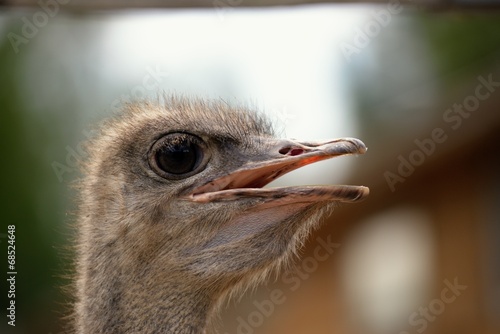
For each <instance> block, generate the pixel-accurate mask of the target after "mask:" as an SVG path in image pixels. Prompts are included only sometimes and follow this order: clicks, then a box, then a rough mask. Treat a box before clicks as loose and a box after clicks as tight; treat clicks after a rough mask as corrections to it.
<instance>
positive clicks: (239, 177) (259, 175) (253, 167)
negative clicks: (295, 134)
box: [188, 138, 369, 204]
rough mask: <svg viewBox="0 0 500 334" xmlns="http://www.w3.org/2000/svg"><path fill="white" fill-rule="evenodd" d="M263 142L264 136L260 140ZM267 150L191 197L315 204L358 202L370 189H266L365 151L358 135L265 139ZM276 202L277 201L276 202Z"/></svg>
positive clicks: (339, 186)
mask: <svg viewBox="0 0 500 334" xmlns="http://www.w3.org/2000/svg"><path fill="white" fill-rule="evenodd" d="M260 140H261V141H262V140H263V139H260ZM264 141H266V144H267V145H263V147H267V148H268V149H266V150H267V152H265V153H264V154H262V155H261V157H259V160H258V161H252V162H248V163H247V164H245V165H243V166H242V167H241V168H239V169H237V170H235V171H234V172H232V173H230V174H227V175H224V176H222V177H219V178H216V179H214V180H211V181H209V182H207V183H205V184H204V185H202V186H200V187H197V188H195V189H194V190H193V191H192V192H191V194H190V195H189V196H188V198H189V199H190V200H192V201H195V202H201V203H207V202H220V201H233V200H237V199H241V198H242V197H253V198H261V199H263V201H264V202H268V201H269V202H271V201H272V202H281V203H283V204H291V203H313V202H329V201H340V202H356V201H359V200H361V199H363V198H365V197H366V196H367V195H368V193H369V189H368V188H367V187H363V186H346V185H329V186H325V185H322V186H293V187H280V188H263V187H264V186H265V185H267V184H268V183H270V182H272V181H274V180H275V179H277V178H278V177H280V176H282V175H284V174H286V173H288V172H291V171H293V170H295V169H298V168H300V167H303V166H306V165H309V164H311V163H314V162H318V161H322V160H326V159H330V158H333V157H337V156H341V155H349V154H363V153H365V152H366V150H367V149H366V146H365V144H363V142H362V141H360V140H359V139H355V138H341V139H334V140H330V141H327V142H323V143H314V142H308V143H305V142H302V143H300V142H295V141H290V140H276V139H264ZM276 204H277V203H276Z"/></svg>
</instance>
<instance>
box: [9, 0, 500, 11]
mask: <svg viewBox="0 0 500 334" xmlns="http://www.w3.org/2000/svg"><path fill="white" fill-rule="evenodd" d="M55 2H57V3H58V4H59V5H60V7H61V8H65V9H66V10H89V11H90V10H113V9H140V8H211V7H218V8H220V7H234V8H237V7H271V6H293V5H308V4H309V5H310V4H335V3H336V4H339V3H343V4H360V3H364V4H380V5H384V4H388V3H392V2H396V3H401V4H402V5H406V6H414V7H421V8H429V9H481V8H487V9H492V8H493V9H500V2H498V1H491V0H190V1H183V0H169V1H162V0H143V1H136V0H0V6H3V7H11V8H16V7H40V4H53V3H55Z"/></svg>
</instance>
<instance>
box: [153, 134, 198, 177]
mask: <svg viewBox="0 0 500 334" xmlns="http://www.w3.org/2000/svg"><path fill="white" fill-rule="evenodd" d="M199 154H200V153H199V148H198V146H197V145H196V144H194V143H192V142H190V141H188V140H187V139H181V140H175V141H174V142H166V143H165V144H164V146H163V147H161V148H160V149H159V150H158V151H157V152H156V163H157V164H158V167H160V168H161V169H162V170H163V171H165V172H167V173H170V174H185V173H189V172H191V171H193V170H194V169H195V168H196V167H197V163H198V160H199Z"/></svg>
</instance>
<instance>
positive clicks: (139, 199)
mask: <svg viewBox="0 0 500 334" xmlns="http://www.w3.org/2000/svg"><path fill="white" fill-rule="evenodd" d="M128 109H129V110H127V111H125V112H124V113H123V115H121V116H119V117H117V118H114V119H111V120H110V121H108V122H106V123H105V124H104V125H103V126H102V131H101V135H100V136H98V138H96V139H95V140H94V141H93V142H91V143H90V145H89V153H90V155H89V159H88V163H87V165H86V167H85V171H84V172H85V177H84V180H83V182H82V190H81V205H80V215H79V245H78V263H77V272H78V282H77V288H78V296H77V304H76V315H77V328H78V329H79V330H80V331H81V332H85V333H101V332H106V333H122V332H123V333H125V332H138V333H153V332H167V333H202V332H203V328H204V327H205V326H206V323H207V319H208V318H210V316H211V314H212V313H213V311H214V309H215V308H216V305H217V304H218V303H219V302H220V300H221V299H222V298H223V297H224V296H225V295H227V294H231V293H233V292H235V291H238V289H239V288H241V287H248V286H249V285H252V284H254V283H256V282H258V281H260V280H261V279H262V278H264V277H265V276H266V275H267V274H268V273H269V272H271V271H273V270H275V269H277V268H279V267H280V266H281V265H283V264H284V263H286V262H287V260H288V259H289V258H290V257H291V255H292V254H293V253H294V252H295V251H296V250H297V249H298V248H299V246H300V245H301V243H302V242H303V241H304V238H305V236H306V234H307V233H308V232H309V231H310V230H311V229H312V228H313V227H314V226H316V225H317V224H318V219H319V218H320V216H321V215H322V214H323V213H324V212H326V211H328V209H330V208H332V206H333V205H334V204H335V203H338V202H355V201H358V200H360V199H362V198H364V197H365V196H366V195H367V194H368V189H367V188H365V187H360V186H296V187H283V188H263V187H264V186H265V185H267V184H268V183H270V182H271V181H273V180H275V179H276V178H278V177H279V176H281V175H283V174H285V173H287V172H290V171H292V170H294V169H297V168H300V167H302V166H304V165H307V164H310V163H313V162H317V161H320V160H324V159H328V158H332V157H335V156H340V155H345V154H360V153H364V152H365V151H366V148H365V146H364V144H363V143H362V142H361V141H359V140H357V139H352V138H346V139H336V140H331V141H326V142H322V143H319V142H297V141H292V140H284V139H276V138H275V137H274V136H273V133H272V130H271V126H270V124H269V122H268V121H267V120H266V119H264V118H263V117H262V116H261V115H259V114H257V113H254V112H251V111H248V110H244V109H238V108H231V107H229V106H227V105H226V104H224V103H218V102H206V101H202V100H187V99H172V100H170V101H169V102H168V103H166V104H165V105H155V104H149V103H144V104H138V105H132V106H129V108H128Z"/></svg>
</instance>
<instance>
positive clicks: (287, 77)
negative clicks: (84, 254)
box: [0, 0, 500, 334]
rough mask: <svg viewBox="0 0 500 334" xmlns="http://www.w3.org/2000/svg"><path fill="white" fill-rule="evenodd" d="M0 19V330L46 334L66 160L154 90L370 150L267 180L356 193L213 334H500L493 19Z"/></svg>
mask: <svg viewBox="0 0 500 334" xmlns="http://www.w3.org/2000/svg"><path fill="white" fill-rule="evenodd" d="M282 2H283V3H287V1H282ZM290 3H300V1H290ZM0 4H1V5H3V6H1V7H0V36H2V39H1V40H0V128H1V131H0V134H1V136H2V138H1V140H0V147H1V149H2V151H1V152H2V164H0V175H1V178H2V181H1V184H2V186H1V193H2V201H1V204H0V205H1V212H2V218H1V225H0V249H1V254H2V257H1V258H2V263H3V264H2V268H3V269H2V271H3V273H2V274H1V276H2V277H4V278H3V279H1V280H0V291H1V298H0V300H1V308H0V315H1V317H0V318H1V319H2V320H1V321H0V332H1V333H52V334H55V333H62V332H63V328H64V327H63V324H64V320H62V318H63V316H64V315H65V314H66V309H67V306H66V305H67V303H68V301H69V300H70V299H69V298H68V296H65V295H64V293H63V292H62V290H61V286H64V285H65V284H67V283H68V281H67V280H66V279H65V278H64V276H65V275H66V273H67V272H68V263H69V262H68V261H69V260H70V258H71V252H70V251H68V250H67V248H68V246H69V245H70V243H71V236H72V235H73V233H74V231H73V230H72V229H71V225H70V224H71V222H72V221H73V217H72V212H73V211H74V209H75V205H74V196H75V194H74V191H73V190H72V189H71V184H72V182H73V181H74V180H76V179H78V177H79V173H78V165H79V163H80V161H82V160H83V159H85V152H84V151H83V150H82V146H81V145H82V143H83V142H84V141H85V139H86V138H88V137H90V136H92V131H91V129H92V126H94V125H95V124H96V123H98V122H99V121H100V120H102V119H104V118H106V117H110V116H112V115H113V114H116V113H117V112H119V110H120V108H121V106H122V105H123V104H124V103H126V102H130V101H137V100H142V99H147V98H151V99H156V98H157V97H158V95H159V94H160V95H161V94H163V93H166V94H184V95H187V96H195V95H196V96H203V97H207V98H217V99H224V100H226V101H228V102H229V103H245V104H247V105H249V106H252V107H254V108H256V109H259V110H263V111H265V112H266V113H267V114H268V115H269V116H270V117H271V119H273V121H274V122H275V124H276V127H277V128H278V130H279V131H278V132H279V134H280V135H282V136H286V137H292V138H299V139H326V138H335V137H345V136H351V137H357V138H360V139H362V140H363V141H364V142H365V143H366V144H367V146H368V147H369V150H368V152H367V154H365V155H364V156H361V157H343V158H339V159H337V160H336V161H335V160H334V161H328V162H324V163H320V164H318V165H314V166H309V167H307V168H304V169H303V170H300V171H296V172H294V173H292V174H289V175H287V176H285V177H284V178H283V179H281V180H279V184H293V185H298V184H316V183H341V184H363V185H366V186H369V187H370V190H371V194H370V196H369V198H368V199H367V200H366V201H365V202H363V203H361V204H356V205H345V206H341V207H339V208H338V209H337V210H336V211H335V212H334V213H333V215H332V216H331V217H330V218H328V219H327V220H326V221H325V223H324V224H323V225H322V227H321V228H320V229H319V230H318V231H316V232H315V233H314V234H313V235H312V236H311V238H310V240H309V242H308V243H307V245H306V247H305V249H304V250H303V256H302V258H301V259H300V260H298V261H297V269H296V270H294V271H290V272H286V273H283V274H282V275H281V276H279V277H278V278H277V279H276V281H275V282H272V283H270V284H268V285H266V286H262V287H260V288H259V289H258V290H257V291H255V292H253V293H248V294H247V295H245V296H244V298H243V299H242V300H241V301H240V302H234V301H233V302H230V303H229V304H228V307H227V308H226V309H224V311H223V313H222V315H221V321H220V323H219V324H217V325H216V328H215V329H214V332H217V333H221V334H251V333H256V334H267V333H290V334H292V333H300V334H302V333H312V334H327V333H335V334H337V333H338V334H347V333H359V334H392V333H397V334H408V333H412V334H413V333H428V334H432V333H455V334H458V333H484V334H488V333H499V332H500V174H499V172H498V171H499V170H500V155H499V153H500V152H499V150H498V144H499V143H500V110H499V109H500V12H499V11H498V10H496V9H498V6H496V5H495V2H493V1H479V2H476V3H474V2H469V1H456V2H455V1H443V2H440V1H412V3H409V4H406V5H402V4H400V3H399V2H398V1H391V2H377V3H364V4H352V3H349V2H345V3H342V4H329V3H323V4H301V5H294V6H286V5H282V6H267V5H269V4H280V1H270V2H269V3H266V4H263V3H259V1H250V0H220V1H213V2H212V1H194V2H192V3H191V4H186V3H184V4H180V2H177V1H171V2H165V3H159V2H157V1H152V0H150V1H145V2H143V3H139V2H137V3H134V2H127V4H126V5H124V4H123V3H121V4H119V5H116V4H115V3H114V1H107V2H106V1H104V2H102V3H101V2H100V3H97V2H96V3H94V2H92V1H90V2H83V1H76V0H75V1H72V2H69V1H66V0H64V1H63V0H60V1H56V0H53V1H46V2H44V1H41V2H36V1H28V0H26V1H4V2H1V3H0ZM478 4H481V5H480V6H479V5H478ZM169 5H172V7H184V8H167V7H169ZM198 5H199V7H197V6H198ZM258 5H266V7H259V6H258ZM191 6H192V8H188V7H191ZM126 7H129V8H126ZM141 7H149V8H141ZM154 7H164V8H154ZM277 183H278V182H277ZM275 184H276V183H275ZM8 225H15V227H16V271H17V279H16V311H17V312H16V327H15V328H14V327H12V326H9V325H8V324H7V321H8V319H7V317H6V315H7V313H6V312H7V311H6V308H7V306H8V302H9V299H8V298H7V291H8V285H7V284H6V283H7V281H6V278H7V272H8V271H9V270H8V267H7V246H8V238H7V231H8V229H7V226H8ZM276 291H278V292H279V293H281V294H282V298H280V299H279V300H276V299H274V298H273V296H275V292H276Z"/></svg>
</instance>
